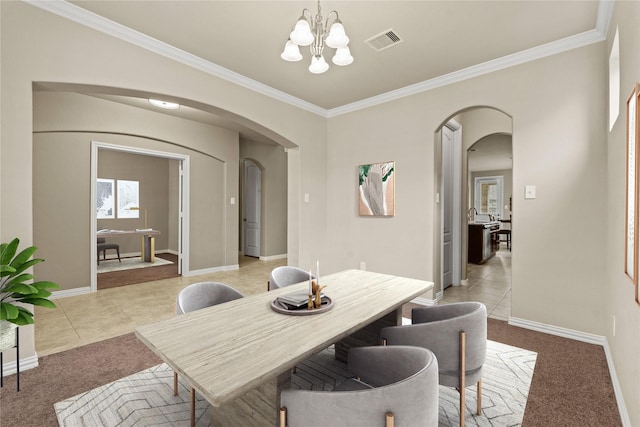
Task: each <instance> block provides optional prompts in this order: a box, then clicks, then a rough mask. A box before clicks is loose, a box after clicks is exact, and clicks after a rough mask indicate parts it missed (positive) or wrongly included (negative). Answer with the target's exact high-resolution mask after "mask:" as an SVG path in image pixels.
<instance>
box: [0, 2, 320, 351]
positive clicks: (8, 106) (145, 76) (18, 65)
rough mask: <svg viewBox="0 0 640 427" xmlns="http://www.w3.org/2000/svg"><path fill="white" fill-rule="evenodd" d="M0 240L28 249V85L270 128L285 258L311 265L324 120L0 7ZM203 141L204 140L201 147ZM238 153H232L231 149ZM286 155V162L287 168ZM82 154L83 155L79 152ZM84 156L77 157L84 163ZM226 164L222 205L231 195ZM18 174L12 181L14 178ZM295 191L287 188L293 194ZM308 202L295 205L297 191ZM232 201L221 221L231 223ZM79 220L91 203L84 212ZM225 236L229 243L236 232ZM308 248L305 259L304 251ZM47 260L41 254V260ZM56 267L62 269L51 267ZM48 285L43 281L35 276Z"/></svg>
mask: <svg viewBox="0 0 640 427" xmlns="http://www.w3.org/2000/svg"><path fill="white" fill-rule="evenodd" d="M0 31H1V33H0V38H1V39H2V64H1V67H2V68H1V70H0V78H1V80H0V92H1V93H2V99H1V103H2V105H1V108H0V122H1V123H2V126H1V128H0V194H1V195H2V196H1V198H0V240H1V241H8V240H10V239H11V238H13V237H15V236H17V237H19V238H20V239H21V241H22V242H23V243H24V244H26V245H28V244H32V243H33V197H34V194H33V143H32V139H33V136H32V135H33V83H34V82H55V83H69V84H85V85H95V86H97V87H112V88H122V89H130V90H132V91H138V92H143V93H150V94H165V95H167V96H168V97H172V98H176V99H185V100H190V101H191V102H192V103H193V105H210V106H215V107H216V108H217V109H218V110H220V111H227V112H229V114H232V115H234V116H236V117H245V118H247V120H248V121H250V123H251V124H252V125H254V126H256V127H262V128H264V129H268V130H269V131H270V132H272V134H271V135H272V136H274V138H276V137H277V139H278V140H279V142H280V143H281V144H283V145H289V146H290V147H296V146H297V148H295V149H291V150H290V155H289V163H288V169H289V174H288V176H289V180H290V181H291V180H295V181H296V186H295V187H292V186H291V185H290V190H289V193H288V217H289V219H290V222H289V224H288V233H287V238H288V248H289V250H290V251H292V250H293V251H295V252H293V253H291V255H290V258H289V262H292V263H294V264H299V265H301V266H302V267H304V268H309V267H311V266H312V263H314V262H315V260H316V259H317V255H316V252H317V251H319V250H320V249H319V248H321V247H322V246H323V244H324V238H325V236H326V222H325V214H324V210H323V209H324V207H325V206H326V204H327V203H326V200H325V182H326V150H325V141H326V119H325V118H324V117H321V116H319V115H317V114H314V113H311V112H309V111H306V110H302V109H300V108H298V107H295V106H293V105H291V104H288V103H285V102H282V101H278V100H276V99H274V98H271V97H268V96H265V95H261V94H259V93H257V92H254V91H252V90H250V89H246V88H243V87H240V86H238V85H236V84H234V83H232V82H229V81H227V80H223V79H220V78H217V77H214V76H212V75H210V74H207V73H205V72H202V71H199V70H196V69H194V68H191V67H188V66H186V65H183V64H181V63H178V62H176V61H173V60H170V59H167V58H165V57H161V56H159V55H157V54H155V53H151V52H149V51H146V50H144V49H142V48H139V47H137V46H134V45H131V44H129V43H127V42H124V41H122V40H119V39H116V38H113V37H111V36H107V35H105V34H103V33H100V32H97V31H95V30H92V29H90V28H88V27H85V26H83V25H80V24H77V23H74V22H71V21H68V20H66V19H64V18H62V17H58V16H55V15H53V14H51V13H49V12H46V11H43V10H41V9H38V8H36V7H34V6H31V5H30V4H28V3H24V2H1V4H0ZM205 145H206V143H205ZM236 149H237V148H236ZM291 153H295V154H294V155H293V158H294V161H293V162H292V155H291ZM79 155H81V153H79ZM89 160H90V159H89V158H88V157H87V156H83V157H82V159H81V161H86V162H87V163H89ZM231 169H233V172H232V173H233V174H234V176H237V171H238V168H237V166H236V167H234V168H227V170H226V172H225V173H226V175H225V178H224V179H225V180H226V189H225V192H226V194H225V200H227V201H228V200H229V198H230V197H235V198H236V200H237V198H238V194H237V182H238V181H237V179H231V178H230V177H229V175H228V174H229V173H230V170H231ZM18 177H19V179H17V178H18ZM292 190H293V191H292ZM303 191H304V192H305V193H309V194H311V196H312V197H311V200H312V203H308V204H301V203H300V200H301V196H300V194H301V193H302V192H303ZM237 208H238V205H237V204H235V205H231V204H230V203H227V205H226V207H225V212H224V215H226V217H227V218H237V217H238V214H237ZM86 209H87V210H86V212H87V214H88V213H89V209H90V207H89V206H87V208H86ZM227 233H231V234H229V235H228V236H227V239H236V240H237V227H230V228H229V230H227ZM311 252H313V254H311ZM40 255H42V256H43V257H44V258H47V256H46V254H44V253H43V254H40ZM58 268H67V267H65V266H58ZM40 279H43V280H44V279H46V277H40ZM21 335H22V336H21V338H23V339H22V340H21V341H23V342H22V343H21V344H22V345H21V355H24V357H30V356H32V355H35V349H34V345H33V334H32V328H31V327H27V328H24V332H23V331H22V330H21Z"/></svg>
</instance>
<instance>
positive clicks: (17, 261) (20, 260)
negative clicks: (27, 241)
mask: <svg viewBox="0 0 640 427" xmlns="http://www.w3.org/2000/svg"><path fill="white" fill-rule="evenodd" d="M37 250H38V248H37V247H35V246H29V247H28V248H26V249H23V250H22V252H20V253H19V254H18V255H16V256H15V258H13V260H12V261H11V263H10V264H11V266H12V267H14V268H18V267H19V266H21V265H22V264H24V263H25V262H27V261H28V260H29V258H31V257H32V256H33V254H34V253H35V252H36V251H37Z"/></svg>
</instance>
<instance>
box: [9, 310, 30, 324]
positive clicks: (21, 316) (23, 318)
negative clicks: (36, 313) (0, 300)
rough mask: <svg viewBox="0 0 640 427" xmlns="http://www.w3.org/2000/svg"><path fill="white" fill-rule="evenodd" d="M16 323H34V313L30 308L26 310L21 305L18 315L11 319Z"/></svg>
mask: <svg viewBox="0 0 640 427" xmlns="http://www.w3.org/2000/svg"><path fill="white" fill-rule="evenodd" d="M11 322H12V323H15V324H16V325H20V326H24V325H32V324H33V313H32V312H30V311H29V310H25V309H24V308H22V307H19V313H18V317H16V318H15V319H14V320H12V321H11Z"/></svg>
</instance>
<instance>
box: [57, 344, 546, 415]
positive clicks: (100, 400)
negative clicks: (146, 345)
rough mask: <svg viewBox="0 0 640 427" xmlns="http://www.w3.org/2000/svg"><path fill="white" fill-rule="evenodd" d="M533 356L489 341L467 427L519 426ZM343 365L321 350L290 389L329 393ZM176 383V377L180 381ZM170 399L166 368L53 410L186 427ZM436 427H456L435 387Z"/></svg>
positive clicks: (448, 393)
mask: <svg viewBox="0 0 640 427" xmlns="http://www.w3.org/2000/svg"><path fill="white" fill-rule="evenodd" d="M535 362H536V353H534V352H531V351H528V350H523V349H521V348H517V347H512V346H509V345H506V344H501V343H497V342H494V341H488V343H487V360H486V362H485V365H484V375H483V381H482V408H483V411H482V415H476V413H475V407H476V388H475V386H473V387H471V386H470V387H468V388H467V394H466V406H467V409H466V412H465V413H466V416H465V422H466V425H468V426H518V425H521V423H522V418H523V416H524V409H525V405H526V403H527V396H528V393H529V386H530V384H531V378H532V376H533V370H534V367H535ZM347 375H348V374H347V371H346V365H345V364H344V363H342V362H339V361H337V360H336V359H335V358H334V356H333V348H332V347H331V348H329V349H326V350H324V351H322V352H320V353H318V354H316V355H314V356H312V357H311V358H309V359H308V360H307V361H305V362H304V363H302V364H300V365H298V366H297V367H296V373H295V374H292V377H291V387H293V388H302V389H316V390H332V389H333V388H334V387H335V385H336V384H339V383H340V382H341V381H342V380H344V379H345V378H346V377H347ZM179 378H180V376H179ZM179 387H180V388H179V393H178V396H174V395H173V370H172V369H171V368H169V367H168V366H167V365H166V364H164V363H162V364H160V365H157V366H154V367H152V368H149V369H146V370H144V371H142V372H138V373H136V374H133V375H130V376H128V377H125V378H121V379H119V380H117V381H114V382H112V383H109V384H106V385H104V386H101V387H98V388H96V389H93V390H90V391H88V392H86V393H82V394H79V395H77V396H74V397H72V398H69V399H66V400H64V401H62V402H58V403H56V404H55V405H54V408H55V411H56V416H57V418H58V423H59V424H60V426H65V427H66V426H68V427H72V426H73V427H75V426H83V427H84V426H86V427H89V426H110V427H111V426H113V427H115V426H119V427H120V426H188V425H189V420H190V415H189V385H188V384H187V383H186V382H184V381H183V380H182V378H180V385H179ZM439 392H440V413H439V426H440V427H448V426H457V425H458V424H459V422H458V420H459V417H458V402H459V395H458V392H457V391H456V390H455V389H453V388H450V387H444V386H440V389H439ZM208 409H209V404H208V402H207V401H206V400H204V398H202V397H201V396H199V395H198V394H196V426H198V427H207V426H209V424H210V417H209V410H208Z"/></svg>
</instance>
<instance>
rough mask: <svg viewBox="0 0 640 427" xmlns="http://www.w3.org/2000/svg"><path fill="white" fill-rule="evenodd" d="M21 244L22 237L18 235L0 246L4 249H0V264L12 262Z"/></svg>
mask: <svg viewBox="0 0 640 427" xmlns="http://www.w3.org/2000/svg"><path fill="white" fill-rule="evenodd" d="M19 244H20V239H18V238H17V237H16V238H15V239H13V240H12V241H11V242H9V243H3V244H2V246H1V247H0V249H2V250H1V251H0V264H2V265H9V264H10V263H11V260H12V259H13V256H14V255H15V254H16V251H17V250H18V245H19Z"/></svg>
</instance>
